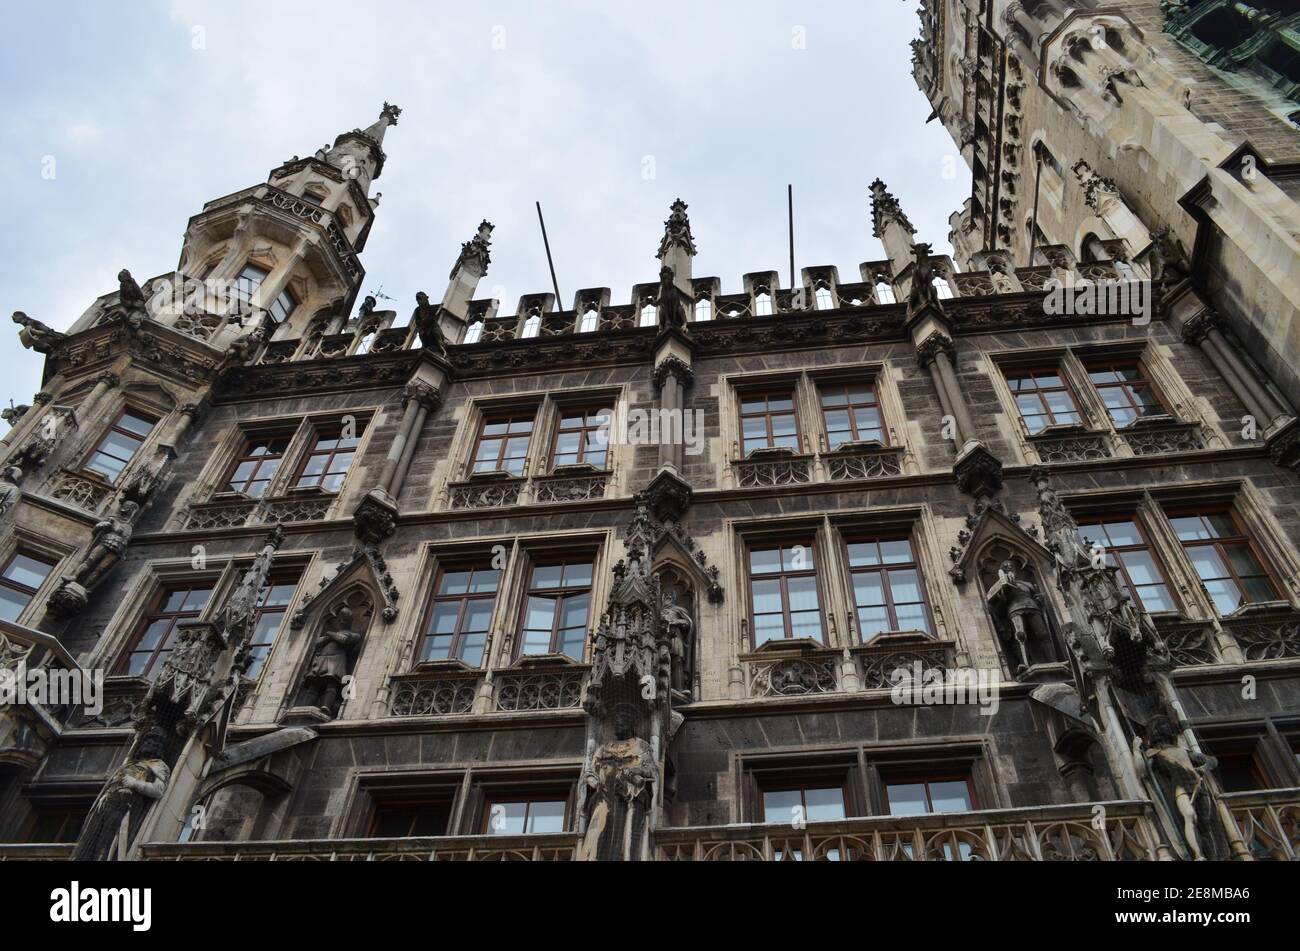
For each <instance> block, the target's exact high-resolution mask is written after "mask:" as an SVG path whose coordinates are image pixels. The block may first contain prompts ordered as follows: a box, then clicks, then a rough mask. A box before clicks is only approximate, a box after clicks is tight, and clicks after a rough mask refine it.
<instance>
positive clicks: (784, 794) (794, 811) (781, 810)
mask: <svg viewBox="0 0 1300 951" xmlns="http://www.w3.org/2000/svg"><path fill="white" fill-rule="evenodd" d="M802 807H803V803H802V802H801V801H800V796H799V790H797V789H777V790H771V791H765V792H764V793H763V821H764V822H793V821H794V820H795V819H796V818H797V817H798V815H799V810H800V809H801V808H802Z"/></svg>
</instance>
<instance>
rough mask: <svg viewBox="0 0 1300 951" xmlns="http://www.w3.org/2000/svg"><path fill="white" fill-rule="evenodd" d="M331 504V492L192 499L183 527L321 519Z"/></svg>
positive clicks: (207, 528)
mask: <svg viewBox="0 0 1300 951" xmlns="http://www.w3.org/2000/svg"><path fill="white" fill-rule="evenodd" d="M333 504H334V496H332V495H319V496H316V495H303V496H288V497H285V498H275V499H247V498H237V499H219V500H216V501H212V502H196V503H194V504H192V505H191V506H190V507H189V510H188V513H187V514H186V517H185V528H184V530H185V531H211V530H214V529H221V528H242V527H243V526H245V525H271V524H274V523H276V522H282V523H284V524H286V525H288V524H294V523H299V522H319V521H322V520H323V519H324V518H325V517H326V516H327V515H328V514H329V511H330V507H331V506H332V505H333Z"/></svg>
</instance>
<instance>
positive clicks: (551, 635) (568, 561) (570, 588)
mask: <svg viewBox="0 0 1300 951" xmlns="http://www.w3.org/2000/svg"><path fill="white" fill-rule="evenodd" d="M592 562H593V559H592V557H591V556H590V555H576V556H572V557H564V558H556V559H547V560H544V561H539V562H538V563H536V564H534V565H533V566H532V569H531V570H530V572H529V576H528V593H527V595H526V596H525V597H526V600H525V603H524V611H523V616H522V617H521V618H520V621H519V638H518V642H519V648H518V653H519V654H520V655H532V654H566V655H568V656H569V657H571V658H573V659H574V660H576V661H579V662H581V661H582V658H583V654H584V652H585V651H586V646H587V623H588V620H589V617H590V614H591V581H592Z"/></svg>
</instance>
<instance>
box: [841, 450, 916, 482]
mask: <svg viewBox="0 0 1300 951" xmlns="http://www.w3.org/2000/svg"><path fill="white" fill-rule="evenodd" d="M822 460H823V461H824V462H825V464H826V477H827V478H828V479H830V480H831V481H832V482H842V481H849V480H853V479H881V478H885V477H886V476H896V475H902V473H903V450H902V449H901V448H899V447H897V446H879V445H871V444H868V445H859V446H852V445H850V446H841V447H840V448H839V449H838V450H836V451H834V452H829V453H826V454H825V455H824V456H822Z"/></svg>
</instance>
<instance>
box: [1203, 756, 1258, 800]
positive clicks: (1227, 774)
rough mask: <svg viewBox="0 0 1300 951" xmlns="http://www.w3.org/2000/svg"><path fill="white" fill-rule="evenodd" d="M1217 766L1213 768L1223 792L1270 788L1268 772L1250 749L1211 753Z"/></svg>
mask: <svg viewBox="0 0 1300 951" xmlns="http://www.w3.org/2000/svg"><path fill="white" fill-rule="evenodd" d="M1211 755H1213V756H1214V758H1215V759H1216V760H1218V766H1216V767H1215V769H1214V774H1215V776H1217V777H1218V780H1219V785H1220V786H1222V787H1223V791H1224V792H1229V793H1234V792H1252V791H1254V790H1257V789H1271V788H1272V784H1271V783H1270V782H1269V781H1268V773H1267V772H1266V771H1265V770H1264V767H1263V764H1262V763H1260V761H1259V757H1258V756H1257V755H1256V754H1255V753H1253V752H1251V751H1240V752H1232V753H1212V754H1211Z"/></svg>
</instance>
